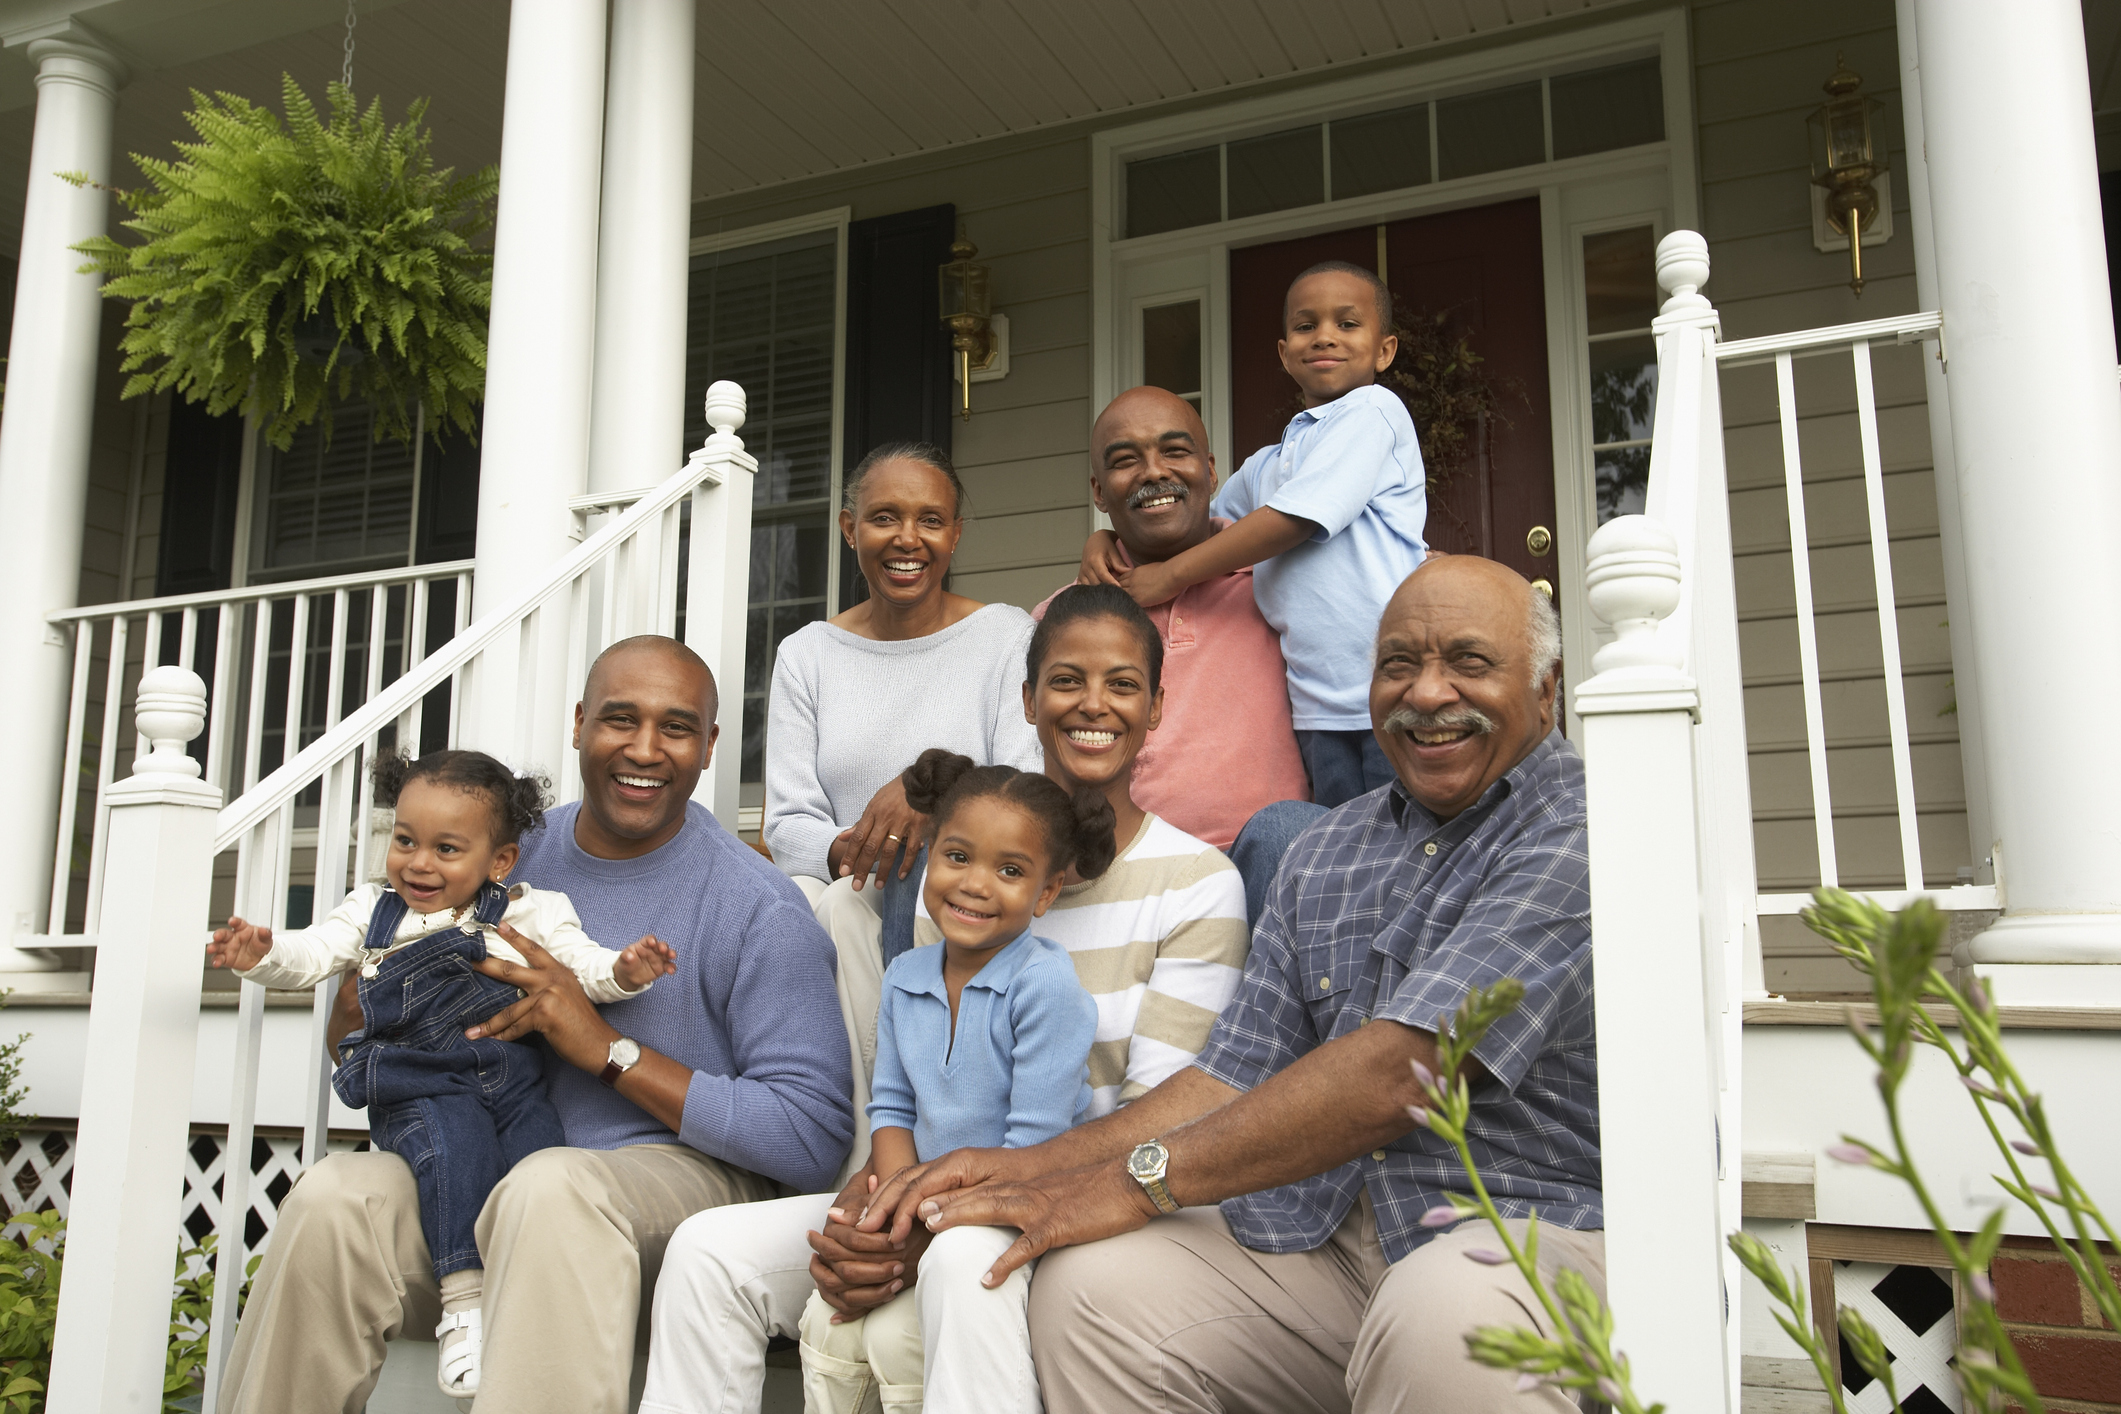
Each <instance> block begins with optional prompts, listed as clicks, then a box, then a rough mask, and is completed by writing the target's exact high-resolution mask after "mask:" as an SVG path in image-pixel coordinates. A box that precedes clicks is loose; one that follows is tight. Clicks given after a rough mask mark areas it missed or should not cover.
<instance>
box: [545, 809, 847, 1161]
mask: <svg viewBox="0 0 2121 1414" xmlns="http://www.w3.org/2000/svg"><path fill="white" fill-rule="evenodd" d="M580 810H581V806H580V805H579V804H570V805H563V806H560V807H559V808H558V809H556V810H553V811H551V812H550V813H548V814H547V815H546V817H545V827H544V828H543V829H542V830H539V831H536V832H535V833H532V834H529V835H525V836H524V837H523V858H522V862H521V863H519V864H518V865H517V866H516V871H515V873H514V874H513V875H512V876H511V878H512V879H520V880H522V881H523V882H525V883H528V884H531V885H533V886H535V887H537V888H540V889H553V890H557V891H559V892H562V893H564V894H566V895H567V897H568V898H570V899H572V900H573V901H574V906H575V911H576V912H577V913H579V914H580V915H581V919H582V927H583V930H584V931H586V932H587V933H588V934H589V936H590V937H592V938H594V939H596V940H597V941H598V942H599V943H602V944H603V945H604V946H605V947H607V948H612V949H619V948H624V947H626V946H627V945H629V944H631V943H633V942H634V941H635V940H637V939H638V938H640V937H641V935H642V934H644V933H653V934H655V935H656V936H657V937H659V938H661V939H662V940H663V941H664V942H666V943H668V944H670V946H671V947H672V948H673V949H674V950H675V951H676V953H677V968H678V970H677V974H676V975H675V976H671V977H664V978H660V979H659V980H657V982H656V983H655V985H654V986H652V987H650V988H649V989H648V990H647V991H646V992H644V993H643V994H641V995H640V996H638V997H631V998H628V999H627V1000H625V1001H620V1002H612V1003H609V1004H607V1005H605V1006H603V1007H600V1008H599V1010H600V1011H602V1012H603V1014H604V1019H605V1020H606V1021H608V1022H610V1023H611V1024H612V1025H613V1026H614V1027H616V1028H618V1030H620V1031H621V1032H623V1033H624V1034H626V1035H628V1036H631V1037H633V1038H634V1039H635V1040H636V1041H639V1042H640V1043H641V1044H642V1045H643V1046H646V1047H648V1048H649V1049H651V1050H654V1051H659V1052H661V1053H662V1054H663V1055H666V1056H669V1057H671V1058H672V1059H674V1060H676V1061H678V1062H679V1063H680V1064H682V1065H686V1066H689V1067H691V1069H692V1084H691V1087H690V1088H689V1089H688V1090H687V1091H686V1094H685V1116H684V1125H683V1128H682V1129H681V1131H680V1132H679V1133H678V1135H677V1136H676V1138H678V1139H680V1140H682V1141H683V1142H685V1143H686V1144H689V1145H691V1146H692V1147H693V1148H695V1149H698V1150H699V1151H700V1152H702V1153H705V1154H711V1155H713V1156H714V1157H715V1158H718V1159H722V1160H725V1161H727V1162H729V1163H732V1164H737V1165H740V1166H741V1167H744V1168H747V1169H750V1170H752V1171H753V1172H755V1173H761V1174H764V1175H765V1176H766V1177H768V1178H772V1179H776V1180H778V1181H779V1182H782V1183H785V1184H788V1185H790V1186H791V1187H793V1188H794V1189H795V1190H796V1191H798V1192H802V1193H815V1192H818V1191H819V1190H821V1189H824V1188H828V1187H830V1186H831V1184H832V1179H833V1176H834V1174H835V1173H837V1172H838V1170H839V1167H840V1165H841V1164H842V1163H843V1162H845V1161H846V1158H847V1150H848V1147H849V1145H850V1144H852V1142H853V1139H854V1104H853V1099H852V1095H853V1077H852V1074H851V1072H850V1070H849V1059H848V1048H847V1028H846V1024H845V1023H844V1022H843V1021H842V1020H841V1019H840V1005H839V994H838V992H837V990H836V989H835V986H834V982H833V970H834V966H835V958H834V953H833V949H832V941H831V939H829V938H827V937H826V936H825V932H824V930H823V929H821V928H820V927H818V925H817V922H816V921H815V920H814V919H813V918H812V917H811V916H810V909H809V907H808V906H807V905H806V904H805V902H804V900H803V895H802V893H801V891H800V890H798V889H797V888H796V887H795V885H794V884H792V883H790V882H789V881H788V879H787V877H786V876H785V875H783V874H782V873H781V872H780V871H779V870H778V869H776V868H774V867H773V865H772V864H770V863H768V862H767V861H766V860H765V859H764V858H763V857H761V856H760V855H759V854H758V853H757V852H756V851H754V850H752V849H751V848H750V847H749V846H747V845H745V844H743V843H742V842H741V841H739V840H737V839H736V838H735V837H733V836H732V835H730V834H729V833H728V832H727V831H725V830H724V829H722V827H721V826H720V825H719V824H718V823H716V821H715V818H714V817H713V816H712V815H711V814H709V813H708V812H707V811H706V810H705V809H703V808H702V807H701V806H700V805H698V804H697V803H693V804H691V805H690V806H689V807H688V815H687V818H686V821H685V825H684V828H683V829H681V830H680V831H679V832H678V834H677V837H676V838H675V839H673V840H671V841H670V843H668V844H666V845H664V846H663V847H662V848H661V849H658V850H656V851H655V852H654V853H652V854H647V855H643V856H642V857H641V858H639V859H598V858H596V857H594V856H592V855H590V854H587V853H585V852H584V851H583V850H582V847H581V846H580V845H578V844H576V843H575V838H574V824H575V816H576V815H577V814H578V813H579V812H580ZM546 1087H547V1089H548V1090H549V1091H550V1092H551V1095H552V1103H553V1105H554V1107H555V1108H557V1109H558V1110H559V1112H560V1121H561V1123H562V1124H563V1125H564V1126H565V1127H566V1131H567V1142H568V1143H569V1144H570V1145H573V1146H575V1147H576V1148H583V1149H617V1148H621V1147H623V1146H625V1145H628V1144H668V1143H670V1142H671V1139H672V1135H671V1133H670V1131H669V1130H667V1129H665V1128H664V1127H663V1126H662V1125H661V1124H660V1123H658V1122H657V1121H656V1120H655V1119H654V1118H652V1117H651V1116H650V1115H648V1114H647V1113H646V1112H645V1111H643V1110H642V1109H641V1108H640V1107H638V1106H637V1105H635V1104H633V1103H632V1102H631V1101H629V1100H626V1099H624V1098H622V1097H621V1096H620V1095H619V1094H618V1092H617V1091H615V1090H610V1089H607V1088H605V1087H604V1086H603V1085H601V1084H599V1083H598V1081H597V1077H596V1076H594V1075H592V1074H590V1073H588V1072H587V1071H582V1070H577V1069H575V1068H574V1067H573V1066H571V1065H568V1064H566V1063H565V1062H563V1061H560V1060H558V1059H557V1058H555V1059H553V1060H552V1061H550V1062H549V1063H548V1064H547V1066H546Z"/></svg>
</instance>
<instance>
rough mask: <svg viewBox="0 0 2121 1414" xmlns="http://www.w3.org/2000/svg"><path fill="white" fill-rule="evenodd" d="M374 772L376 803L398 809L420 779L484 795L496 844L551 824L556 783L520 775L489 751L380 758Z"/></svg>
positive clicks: (470, 793) (445, 752) (534, 776)
mask: <svg viewBox="0 0 2121 1414" xmlns="http://www.w3.org/2000/svg"><path fill="white" fill-rule="evenodd" d="M369 774H370V775H371V776H372V777H374V779H375V783H376V803H377V804H379V805H396V804H397V803H398V796H399V795H400V794H401V793H402V792H403V791H404V789H405V787H406V786H408V785H410V784H412V783H413V782H414V781H433V782H434V783H435V784H436V785H438V786H447V787H448V788H449V789H451V790H455V791H462V792H463V793H464V794H466V795H483V796H485V797H486V800H487V803H488V804H489V805H490V806H491V807H492V809H493V831H494V833H493V842H494V844H496V845H504V844H514V843H516V842H517V841H518V840H520V839H522V838H523V836H524V835H526V834H528V833H529V832H530V831H532V830H536V829H539V828H540V827H542V826H543V825H544V823H545V807H546V806H547V805H550V804H551V803H552V793H551V792H552V782H551V781H550V780H548V779H546V778H545V777H544V776H542V775H538V774H535V773H533V774H531V775H527V776H519V775H517V774H516V773H515V772H514V771H511V770H510V769H509V768H508V767H507V766H506V765H504V764H503V763H502V762H500V761H498V760H496V759H495V758H493V757H491V756H488V755H487V754H486V753H485V752H483V751H430V752H428V753H427V754H426V755H425V756H422V757H421V758H420V759H419V760H417V761H410V760H407V759H406V758H405V757H403V756H400V755H395V754H393V755H390V756H378V757H377V758H376V764H375V765H374V766H373V767H371V768H370V771H369Z"/></svg>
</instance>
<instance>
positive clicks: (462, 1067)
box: [331, 883, 567, 1280]
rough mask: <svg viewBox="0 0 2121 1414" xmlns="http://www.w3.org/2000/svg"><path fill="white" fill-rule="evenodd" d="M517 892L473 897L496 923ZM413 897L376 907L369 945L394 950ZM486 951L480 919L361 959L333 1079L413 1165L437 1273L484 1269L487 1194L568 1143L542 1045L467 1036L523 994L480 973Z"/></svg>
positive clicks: (372, 1134) (378, 1137)
mask: <svg viewBox="0 0 2121 1414" xmlns="http://www.w3.org/2000/svg"><path fill="white" fill-rule="evenodd" d="M507 907H508V891H507V890H506V889H504V888H502V887H501V886H500V885H499V884H495V883H488V884H486V885H485V886H484V887H483V888H481V889H480V890H479V895H478V898H477V900H476V901H475V905H474V915H473V916H474V917H476V919H477V921H478V924H484V925H488V926H491V925H492V924H494V923H497V922H499V921H500V919H501V915H502V913H503V912H505V911H506V909H507ZM405 913H406V905H405V900H404V899H402V898H400V897H399V896H398V894H397V892H396V891H395V890H392V889H385V890H384V891H383V895H382V897H381V898H379V899H377V900H376V908H375V912H374V913H372V914H370V915H369V920H368V946H369V948H371V949H375V950H380V949H383V948H387V947H389V946H390V944H391V942H392V940H393V939H394V938H395V937H396V936H397V931H398V925H399V923H400V922H402V921H403V920H404V917H405ZM485 956H486V941H485V938H484V935H483V934H482V933H481V932H480V931H479V928H478V926H477V925H476V924H474V923H472V922H471V921H469V920H467V921H466V922H464V923H462V924H459V925H455V926H452V927H447V928H444V929H442V930H441V931H439V932H435V933H429V934H428V935H427V936H426V937H424V938H421V939H419V940H418V941H416V942H412V943H408V944H406V945H405V946H404V947H402V948H400V949H399V950H398V951H396V952H394V953H392V954H390V955H389V956H388V957H385V958H382V959H381V960H380V961H375V960H373V955H371V960H369V961H365V962H364V963H363V964H362V967H361V984H360V990H361V1025H360V1028H359V1029H358V1030H355V1031H353V1032H351V1033H349V1034H348V1036H347V1037H346V1039H345V1040H343V1041H341V1042H340V1043H339V1068H338V1069H337V1070H336V1071H334V1072H333V1073H332V1077H331V1085H332V1089H334V1090H336V1091H337V1092H338V1094H339V1098H340V1099H341V1100H344V1101H345V1102H346V1103H347V1104H348V1105H349V1106H351V1107H352V1108H354V1109H360V1108H362V1107H363V1106H366V1107H367V1108H368V1133H369V1138H370V1139H371V1140H372V1141H373V1142H374V1144H375V1146H376V1147H377V1148H379V1149H388V1150H389V1151H390V1152H391V1153H393V1154H396V1155H397V1156H398V1157H399V1158H401V1159H403V1160H405V1162H406V1163H407V1164H408V1165H409V1166H410V1167H411V1169H412V1176H413V1181H414V1183H415V1184H416V1185H417V1186H418V1188H419V1193H420V1230H421V1232H422V1233H424V1234H425V1235H426V1237H427V1250H428V1253H429V1255H430V1256H432V1257H433V1258H434V1271H435V1277H436V1279H437V1280H440V1279H441V1278H442V1277H443V1276H446V1275H447V1274H448V1273H450V1272H455V1271H462V1270H464V1269H466V1268H469V1267H479V1266H483V1265H484V1263H483V1262H481V1261H480V1259H479V1248H478V1243H477V1241H476V1239H475V1238H474V1237H473V1235H472V1229H473V1227H474V1225H475V1224H476V1223H477V1222H478V1219H479V1210H480V1209H481V1208H482V1207H484V1206H485V1205H486V1195H487V1194H488V1193H491V1192H492V1191H493V1188H494V1185H495V1184H497V1183H499V1182H500V1181H501V1175H503V1174H505V1173H507V1172H508V1170H509V1169H511V1168H513V1167H514V1166H515V1164H516V1163H517V1161H519V1160H520V1159H522V1158H523V1157H524V1156H525V1155H527V1154H531V1153H534V1152H535V1151H537V1150H539V1149H549V1148H552V1147H554V1146H556V1145H561V1144H565V1143H566V1142H567V1138H566V1135H565V1134H564V1133H563V1132H562V1131H561V1128H560V1116H559V1113H558V1112H557V1111H555V1110H554V1109H553V1107H552V1101H550V1100H548V1099H547V1098H546V1097H545V1085H544V1063H543V1058H542V1057H541V1055H540V1053H539V1051H538V1050H537V1049H536V1048H534V1047H532V1046H529V1045H526V1044H524V1043H522V1042H519V1041H496V1040H493V1039H491V1038H482V1039H480V1040H477V1041H471V1040H466V1039H465V1036H464V1030H465V1028H466V1027H469V1026H475V1025H477V1024H478V1023H479V1022H482V1021H485V1020H486V1019H487V1018H489V1017H491V1016H493V1015H494V1014H495V1013H496V1012H499V1011H501V1010H502V1009H503V1008H505V1007H507V1006H510V1005H511V1004H513V1003H514V1002H515V1001H516V1000H517V999H518V998H519V997H520V996H521V995H522V994H521V993H519V992H518V991H517V990H516V989H515V988H514V987H511V986H509V985H508V984H507V983H506V982H502V981H499V980H497V979H495V978H492V977H488V976H487V975H486V974H485V973H483V972H478V971H474V970H473V968H472V964H473V963H475V962H479V961H482V960H483V959H484V958H485Z"/></svg>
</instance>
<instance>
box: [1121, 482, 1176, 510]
mask: <svg viewBox="0 0 2121 1414" xmlns="http://www.w3.org/2000/svg"><path fill="white" fill-rule="evenodd" d="M1158 496H1173V497H1176V498H1177V499H1179V500H1181V501H1183V500H1185V499H1186V483H1185V482H1183V481H1173V480H1169V479H1166V480H1163V481H1151V482H1148V483H1147V484H1145V485H1141V486H1137V487H1135V488H1134V494H1133V495H1131V496H1129V497H1127V509H1128V510H1130V511H1138V510H1140V509H1141V508H1142V507H1143V506H1145V505H1147V504H1149V502H1151V501H1153V500H1155V499H1156V498H1157V497H1158Z"/></svg>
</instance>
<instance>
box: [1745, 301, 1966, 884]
mask: <svg viewBox="0 0 2121 1414" xmlns="http://www.w3.org/2000/svg"><path fill="white" fill-rule="evenodd" d="M1942 336H1943V320H1942V317H1941V316H1939V315H1938V314H1936V313H1934V312H1930V313H1921V314H1908V315H1901V316H1899V317H1897V318H1892V319H1874V320H1868V321H1866V322H1863V323H1860V324H1842V325H1836V326H1833V327H1831V328H1825V329H1808V330H1804V331H1801V332H1799V333H1795V334H1777V335H1772V336H1769V337H1767V338H1760V339H1739V340H1734V341H1733V342H1731V343H1727V344H1719V345H1717V346H1716V348H1715V358H1716V361H1717V364H1718V365H1719V366H1720V367H1722V368H1739V367H1744V366H1746V365H1748V364H1763V363H1772V364H1773V365H1774V366H1775V400H1776V409H1777V412H1778V414H1779V418H1778V420H1779V424H1780V426H1779V430H1780V433H1781V446H1782V476H1783V489H1784V495H1785V498H1786V502H1787V505H1788V508H1789V525H1790V572H1791V579H1792V584H1793V588H1794V591H1795V595H1796V608H1797V616H1796V629H1797V656H1798V669H1799V674H1800V684H1801V691H1802V694H1803V703H1804V734H1805V754H1806V760H1807V764H1808V766H1809V768H1810V776H1811V796H1812V822H1813V833H1814V838H1815V842H1816V849H1817V857H1818V869H1819V881H1820V883H1821V884H1823V885H1826V886H1828V887H1838V886H1839V885H1840V884H1841V882H1842V880H1841V867H1840V860H1839V857H1838V851H1837V849H1836V846H1835V840H1834V796H1833V789H1832V783H1831V779H1830V776H1829V771H1828V760H1827V732H1826V713H1825V709H1824V706H1823V702H1822V692H1821V682H1822V670H1821V667H1820V654H1819V628H1818V612H1817V608H1816V606H1815V604H1814V601H1813V594H1812V563H1811V556H1812V547H1811V529H1810V524H1809V520H1808V518H1807V516H1806V513H1805V488H1804V463H1803V453H1802V451H1801V449H1800V442H1799V437H1798V409H1797V379H1796V369H1795V361H1796V360H1797V359H1800V358H1809V357H1815V356H1817V355H1820V354H1845V355H1847V356H1848V359H1849V368H1850V374H1851V377H1852V379H1853V385H1854V386H1853V391H1854V393H1855V400H1856V422H1857V437H1858V442H1859V445H1860V447H1861V452H1862V458H1863V490H1864V510H1865V520H1866V525H1865V527H1864V528H1865V530H1866V531H1867V532H1868V538H1869V542H1870V556H1871V578H1872V586H1873V590H1874V592H1875V594H1876V597H1877V608H1878V647H1879V655H1880V659H1881V675H1882V679H1883V687H1884V693H1885V712H1886V731H1887V738H1888V746H1889V750H1890V754H1891V761H1892V770H1893V814H1894V817H1895V823H1896V824H1897V826H1898V832H1899V842H1900V866H1901V874H1902V879H1901V882H1902V887H1900V888H1898V889H1884V890H1880V889H1871V890H1863V891H1862V892H1866V893H1868V894H1869V896H1870V897H1872V898H1875V899H1877V900H1878V902H1880V903H1881V904H1883V905H1885V906H1886V907H1888V908H1900V907H1904V906H1906V904H1907V903H1908V902H1909V901H1910V900H1912V899H1914V898H1916V897H1917V896H1926V897H1928V898H1929V899H1930V900H1931V901H1932V902H1933V903H1935V904H1936V905H1937V906H1938V907H1940V908H1947V909H1992V908H1996V907H1998V906H1999V905H1998V903H1997V898H1996V890H1995V889H1994V888H1993V887H1991V886H1989V885H1973V884H1960V885H1955V886H1952V887H1949V888H1943V889H1936V888H1930V887H1929V886H1928V883H1927V879H1926V876H1925V874H1924V871H1923V864H1922V835H1921V830H1920V827H1919V826H1920V822H1919V819H1918V816H1917V813H1916V801H1915V769H1914V748H1913V744H1912V738H1911V733H1910V731H1909V727H1908V715H1907V687H1906V682H1905V680H1904V676H1903V664H1902V658H1901V649H1900V622H1899V615H1898V612H1897V607H1898V604H1899V599H1898V596H1897V595H1896V594H1895V592H1894V588H1893V558H1892V527H1891V525H1890V524H1889V522H1888V520H1887V517H1886V499H1885V463H1884V458H1883V456H1882V455H1881V453H1880V451H1879V441H1878V393H1877V384H1876V381H1875V378H1874V376H1873V372H1872V365H1871V346H1872V345H1873V344H1906V343H1912V342H1916V341H1919V340H1941V338H1942ZM1808 899H1809V895H1808V894H1806V893H1801V892H1799V893H1763V894H1761V895H1760V896H1759V898H1758V900H1757V904H1756V906H1757V908H1758V911H1759V912H1761V913H1765V914H1778V913H1779V914H1788V913H1795V912H1796V911H1797V910H1798V909H1800V908H1802V907H1803V906H1804V905H1805V903H1806V902H1807V901H1808Z"/></svg>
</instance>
